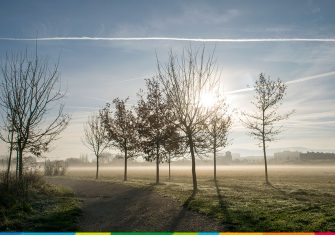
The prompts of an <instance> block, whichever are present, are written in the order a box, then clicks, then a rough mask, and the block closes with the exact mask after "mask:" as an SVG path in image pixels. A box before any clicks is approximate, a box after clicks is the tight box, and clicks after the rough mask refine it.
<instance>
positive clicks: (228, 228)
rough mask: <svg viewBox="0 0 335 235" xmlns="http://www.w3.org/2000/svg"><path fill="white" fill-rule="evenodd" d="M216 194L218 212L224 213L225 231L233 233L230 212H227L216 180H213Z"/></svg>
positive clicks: (226, 204) (226, 206) (225, 201)
mask: <svg viewBox="0 0 335 235" xmlns="http://www.w3.org/2000/svg"><path fill="white" fill-rule="evenodd" d="M214 184H215V188H216V193H217V196H218V200H219V206H220V210H221V211H222V212H223V213H224V216H225V217H224V227H225V230H226V231H233V230H234V228H235V226H234V225H233V223H232V217H231V214H230V212H229V211H228V202H227V200H225V199H224V196H222V193H221V189H220V186H219V183H218V181H217V180H214Z"/></svg>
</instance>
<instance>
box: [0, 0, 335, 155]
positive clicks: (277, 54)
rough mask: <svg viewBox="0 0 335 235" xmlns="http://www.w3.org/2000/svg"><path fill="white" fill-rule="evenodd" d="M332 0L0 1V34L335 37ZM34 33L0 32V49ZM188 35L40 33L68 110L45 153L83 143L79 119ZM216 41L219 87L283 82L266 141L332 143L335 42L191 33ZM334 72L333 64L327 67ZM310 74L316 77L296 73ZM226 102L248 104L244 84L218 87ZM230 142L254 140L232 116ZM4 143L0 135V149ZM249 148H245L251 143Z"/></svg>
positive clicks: (132, 89) (151, 68)
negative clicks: (280, 104) (260, 80)
mask: <svg viewBox="0 0 335 235" xmlns="http://www.w3.org/2000/svg"><path fill="white" fill-rule="evenodd" d="M334 9H335V2H334V1H332V0H329V1H322V0H320V1H304V0H299V1H298V0H296V1H292V0H291V1H268V0H267V1H236V0H234V1H157V0H155V1H154V0H153V1H145V0H143V1H139V0H133V1H129V0H124V1H102V0H97V1H74V0H72V1H46V0H43V1H42V0H41V1H37V0H36V1H1V2H0V38H21V39H22V38H36V36H37V37H38V38H54V37H65V38H67V37H84V36H87V37H109V38H110V37H178V38H204V39H208V38H231V39H248V38H266V39H280V38H285V39H290V38H306V39H310V38H323V39H329V38H330V39H334V38H335V15H334V14H333V10H334ZM34 44H35V42H34V41H13V40H0V56H1V58H3V56H4V54H5V53H6V52H8V51H19V50H23V49H25V48H29V49H31V50H33V49H34ZM189 44H190V42H187V41H186V42H180V41H164V40H156V41H132V40H129V41H96V40H72V41H69V40H49V41H39V42H38V50H39V53H40V55H43V56H47V57H48V58H49V59H50V60H51V62H52V61H56V60H57V59H58V58H59V57H60V72H61V77H62V83H63V84H64V86H65V87H66V88H67V90H68V94H67V97H66V110H67V112H69V113H70V115H71V116H72V121H71V124H70V126H69V127H68V129H67V130H66V131H65V132H64V133H63V134H62V138H61V139H60V140H58V141H57V142H56V143H55V144H54V146H53V151H51V152H50V153H48V154H47V155H48V156H50V157H54V158H57V157H76V156H79V154H81V153H86V152H88V150H87V149H86V148H85V147H84V146H83V144H82V143H81V140H80V139H81V137H82V136H83V132H82V129H83V123H84V122H85V121H86V119H87V116H88V115H90V114H92V113H94V112H96V111H97V110H98V109H99V108H101V107H103V105H104V104H105V103H106V102H108V101H111V100H112V99H113V98H114V97H118V96H120V97H122V98H125V97H127V96H130V98H131V101H130V102H131V103H133V104H134V103H136V100H135V97H136V92H137V91H138V90H139V89H140V88H143V85H144V78H145V77H150V76H152V75H154V74H155V71H156V58H155V53H157V55H158V57H159V58H160V60H162V61H165V60H166V58H167V53H168V51H169V49H170V48H172V49H173V50H174V51H176V52H177V53H178V52H180V51H181V50H182V48H183V47H184V46H189ZM191 44H192V46H194V47H201V46H202V45H204V44H205V45H206V47H207V48H208V49H209V50H211V49H213V47H214V46H215V47H216V58H217V64H218V66H219V67H220V68H221V69H222V79H223V82H224V84H225V91H226V92H228V91H234V90H239V89H244V88H246V87H247V85H248V84H249V85H250V84H252V83H253V81H254V80H255V78H256V77H257V75H258V74H259V73H261V72H265V73H266V74H267V75H270V76H271V77H273V78H277V77H279V78H281V79H282V80H283V81H285V82H289V81H293V80H296V79H302V81H301V82H298V83H292V84H290V85H289V86H288V93H287V99H286V101H285V108H283V111H285V110H290V109H295V110H296V113H295V114H294V115H293V116H292V118H291V119H290V120H288V121H286V122H285V123H283V124H284V126H285V132H284V133H283V134H282V135H281V137H280V140H279V141H277V142H274V143H272V144H271V145H270V147H272V148H282V147H306V148H310V149H314V150H325V151H327V150H328V151H329V150H332V149H335V148H334V147H333V143H334V142H335V135H334V133H335V111H334V107H335V105H334V101H335V93H334V92H333V91H334V88H335V72H334V71H335V64H334V58H335V42H225V43H223V42H216V43H213V42H211V43H208V42H201V43H195V42H192V43H191ZM332 72H334V73H332ZM310 76H315V79H311V80H306V81H304V78H306V77H310ZM227 96H228V100H229V102H230V104H231V106H232V107H234V108H236V109H238V110H244V109H249V106H250V105H249V103H248V102H249V100H250V97H251V96H252V92H240V93H235V94H231V95H227ZM231 138H232V145H230V146H229V147H228V148H229V149H232V150H233V151H239V150H240V149H248V150H250V151H254V150H255V151H256V150H257V149H258V147H257V145H256V143H255V142H254V140H253V139H252V138H250V137H249V136H248V135H247V134H246V130H245V129H244V128H243V127H241V125H240V124H239V123H238V121H236V122H235V124H234V128H233V130H232V133H231ZM3 153H5V149H4V147H3V145H1V154H3ZM253 153H254V152H253Z"/></svg>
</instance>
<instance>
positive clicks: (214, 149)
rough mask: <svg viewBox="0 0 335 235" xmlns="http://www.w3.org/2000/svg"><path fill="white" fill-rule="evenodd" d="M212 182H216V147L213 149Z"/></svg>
mask: <svg viewBox="0 0 335 235" xmlns="http://www.w3.org/2000/svg"><path fill="white" fill-rule="evenodd" d="M214 181H216V146H215V147H214Z"/></svg>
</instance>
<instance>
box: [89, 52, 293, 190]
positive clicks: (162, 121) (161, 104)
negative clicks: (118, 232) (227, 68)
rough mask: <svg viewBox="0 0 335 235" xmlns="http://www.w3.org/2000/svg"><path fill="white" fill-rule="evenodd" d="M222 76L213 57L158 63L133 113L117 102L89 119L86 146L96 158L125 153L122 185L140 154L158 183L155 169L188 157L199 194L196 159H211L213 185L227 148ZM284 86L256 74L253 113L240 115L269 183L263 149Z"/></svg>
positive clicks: (191, 55)
mask: <svg viewBox="0 0 335 235" xmlns="http://www.w3.org/2000/svg"><path fill="white" fill-rule="evenodd" d="M221 88H222V84H221V80H220V71H219V70H218V68H217V66H216V65H215V61H214V53H212V54H210V55H207V54H206V53H205V49H204V48H202V50H193V49H192V48H188V49H186V50H184V51H183V53H182V55H181V56H179V57H178V56H177V55H175V54H174V53H173V52H172V51H171V52H170V54H169V59H168V62H167V63H166V64H162V63H161V62H160V61H159V60H158V59H157V75H156V76H155V77H154V78H152V79H148V80H146V90H145V91H143V90H142V91H140V92H139V93H138V102H137V105H136V106H135V107H132V108H131V107H127V101H128V99H125V100H122V99H119V98H116V99H114V100H113V102H112V103H111V104H106V107H105V108H103V109H102V110H100V112H99V114H98V115H96V116H93V117H90V119H89V120H88V122H87V124H86V127H85V143H86V145H87V146H88V147H89V148H91V149H92V150H93V151H94V153H95V155H96V158H97V173H96V178H98V167H99V156H100V155H101V153H102V152H103V151H104V150H105V149H107V148H109V147H115V148H117V149H118V150H120V151H121V152H123V153H124V161H125V163H124V164H125V167H124V170H125V172H124V180H127V159H129V158H131V157H135V156H138V154H142V155H143V156H144V158H145V160H147V161H155V162H156V183H159V164H160V163H161V162H163V161H167V162H170V161H171V156H176V155H183V154H189V155H190V158H191V160H192V179H193V190H194V191H196V190H197V177H196V161H195V160H196V157H197V156H198V155H201V154H208V153H212V154H213V159H214V180H216V153H217V151H218V150H219V149H220V148H224V147H225V146H226V145H227V143H228V132H229V129H230V127H231V125H232V118H231V115H230V114H229V113H228V110H227V103H226V101H225V98H224V96H223V93H222V90H221ZM285 90H286V85H285V84H284V83H283V82H281V81H280V80H279V79H278V80H277V81H272V80H271V79H270V78H265V76H264V75H263V74H260V76H259V79H258V80H257V81H256V83H255V92H256V95H255V97H254V101H253V102H252V104H253V105H254V107H255V113H246V112H245V113H243V114H242V118H241V121H242V123H243V124H244V125H245V126H246V127H247V128H248V129H249V130H250V134H251V135H252V136H254V137H255V138H256V139H257V140H259V141H260V143H261V145H262V147H263V152H264V162H265V175H266V182H267V183H268V182H269V180H268V174H267V162H266V145H267V143H268V142H270V141H272V140H273V139H274V137H275V136H276V135H277V134H278V133H279V132H280V127H278V126H277V125H276V123H277V121H280V120H283V119H285V118H287V117H288V116H289V114H285V115H279V114H278V113H277V109H278V107H279V105H280V104H281V101H282V100H283V97H284V94H285Z"/></svg>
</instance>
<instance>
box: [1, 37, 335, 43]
mask: <svg viewBox="0 0 335 235" xmlns="http://www.w3.org/2000/svg"><path fill="white" fill-rule="evenodd" d="M0 40H1V41H63V40H69V41H189V42H335V38H184V37H87V36H82V37H40V38H16V37H0Z"/></svg>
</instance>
